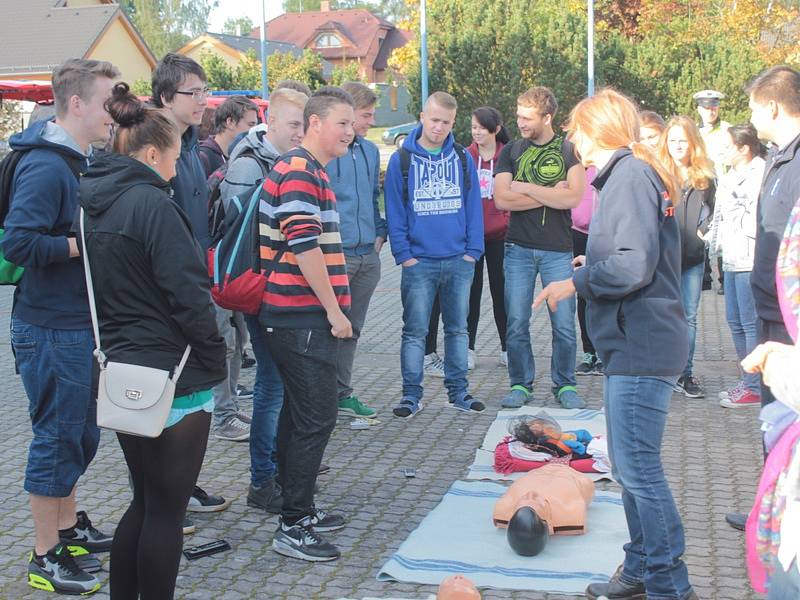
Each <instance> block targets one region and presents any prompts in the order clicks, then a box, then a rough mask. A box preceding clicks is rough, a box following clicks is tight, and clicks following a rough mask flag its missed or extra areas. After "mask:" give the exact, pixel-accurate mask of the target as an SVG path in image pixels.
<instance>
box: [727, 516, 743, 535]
mask: <svg viewBox="0 0 800 600" xmlns="http://www.w3.org/2000/svg"><path fill="white" fill-rule="evenodd" d="M725 522H726V523H727V524H728V525H730V526H731V527H733V528H734V529H738V530H739V531H744V527H745V525H746V524H747V515H746V514H744V513H728V514H726V515H725Z"/></svg>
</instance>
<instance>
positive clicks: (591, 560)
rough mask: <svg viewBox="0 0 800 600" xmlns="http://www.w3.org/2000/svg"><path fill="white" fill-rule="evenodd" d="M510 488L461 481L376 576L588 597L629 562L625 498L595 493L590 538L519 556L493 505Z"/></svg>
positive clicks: (564, 540) (556, 539) (556, 541)
mask: <svg viewBox="0 0 800 600" xmlns="http://www.w3.org/2000/svg"><path fill="white" fill-rule="evenodd" d="M506 489H507V488H506V487H505V486H503V485H501V484H498V483H490V482H483V481H456V482H455V483H454V484H453V485H452V486H451V488H450V489H449V490H448V491H447V493H446V494H445V496H444V498H443V499H442V502H441V503H440V504H439V505H438V506H437V507H436V508H434V509H433V510H432V511H431V512H430V513H429V514H428V516H426V517H425V518H424V519H423V521H422V523H420V525H419V527H418V528H417V529H416V530H414V531H413V532H412V533H411V535H410V536H409V537H408V539H407V540H406V541H405V542H403V544H402V545H401V546H400V548H399V549H398V550H397V552H396V553H395V554H394V555H393V556H392V557H391V558H390V559H389V560H388V561H387V562H386V564H385V565H384V566H383V568H381V570H380V572H379V573H378V579H379V580H397V581H407V582H413V583H424V584H433V585H438V584H439V583H441V582H442V580H443V579H445V578H446V577H448V576H449V575H458V574H461V575H464V576H465V577H468V578H469V579H471V580H472V581H473V583H475V585H476V586H478V587H484V588H486V587H489V588H497V589H513V590H536V591H542V592H551V593H562V594H582V593H583V591H584V590H585V589H586V586H588V585H589V584H590V583H596V582H605V581H608V579H609V578H610V577H611V575H612V574H613V573H614V570H615V569H616V568H617V566H618V565H619V564H620V563H621V562H622V560H623V551H622V545H623V544H624V543H625V542H627V541H628V530H627V526H626V523H625V514H624V511H623V508H622V500H621V498H620V496H619V494H613V493H610V492H600V491H598V492H597V493H596V496H595V499H594V502H593V503H592V504H591V505H590V506H589V511H588V514H587V533H586V534H585V535H579V536H552V537H551V538H550V539H549V540H548V542H547V545H546V546H545V548H544V550H543V551H542V552H541V553H540V554H539V555H538V556H534V557H524V556H519V555H517V554H516V553H514V551H513V550H512V549H511V548H510V547H509V545H508V542H507V541H506V530H505V529H497V528H495V527H494V525H493V524H492V511H493V509H494V505H495V502H497V499H498V498H499V497H500V496H502V494H503V493H504V492H505V490H506Z"/></svg>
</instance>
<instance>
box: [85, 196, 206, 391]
mask: <svg viewBox="0 0 800 600" xmlns="http://www.w3.org/2000/svg"><path fill="white" fill-rule="evenodd" d="M85 220H86V217H85V215H84V213H83V207H82V206H81V210H80V224H81V257H82V258H83V272H84V275H85V276H86V291H87V292H88V296H89V312H90V313H91V315H92V330H93V331H94V345H95V349H94V356H95V358H96V359H97V363H98V364H99V365H100V368H101V369H103V368H104V367H105V365H106V355H105V354H104V353H103V351H102V350H101V349H100V325H99V322H98V319H97V306H96V305H95V299H94V285H92V271H91V269H90V268H89V251H88V250H87V248H86V233H85V230H84V222H85ZM191 351H192V346H191V345H187V346H186V350H184V352H183V356H182V357H181V361H180V363H178V366H177V368H176V369H175V371H174V372H173V374H172V377H171V379H172V381H173V383H174V382H176V381H178V377H180V376H181V372H182V371H183V368H184V367H185V366H186V361H187V360H189V353H190V352H191Z"/></svg>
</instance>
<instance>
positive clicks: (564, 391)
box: [556, 385, 586, 408]
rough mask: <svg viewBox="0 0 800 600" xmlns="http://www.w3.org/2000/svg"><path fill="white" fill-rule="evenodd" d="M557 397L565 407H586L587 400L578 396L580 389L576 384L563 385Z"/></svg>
mask: <svg viewBox="0 0 800 600" xmlns="http://www.w3.org/2000/svg"><path fill="white" fill-rule="evenodd" d="M556 398H558V401H559V402H561V406H563V407H564V408H586V400H584V399H583V398H581V397H580V396H578V390H576V389H575V386H574V385H564V386H561V389H560V390H558V393H557V394H556Z"/></svg>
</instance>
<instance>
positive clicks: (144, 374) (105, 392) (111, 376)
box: [80, 207, 192, 438]
mask: <svg viewBox="0 0 800 600" xmlns="http://www.w3.org/2000/svg"><path fill="white" fill-rule="evenodd" d="M84 220H85V216H84V214H83V208H82V207H81V211H80V222H81V243H82V245H83V251H82V254H83V266H84V270H85V272H86V289H87V291H88V295H89V308H90V309H91V313H92V327H93V328H94V342H95V346H96V347H95V350H94V355H95V357H96V358H97V362H98V364H99V365H100V381H99V385H98V390H97V424H98V425H99V426H100V427H104V428H106V429H111V430H113V431H118V432H120V433H127V434H130V435H139V436H142V437H149V438H155V437H158V436H159V435H161V432H162V431H163V430H164V425H165V424H166V422H167V418H168V417H169V411H170V408H172V400H173V399H174V398H175V383H176V382H177V381H178V378H179V377H180V376H181V371H183V367H184V366H185V365H186V361H187V359H188V358H189V353H190V352H191V350H192V347H191V346H186V351H185V352H184V353H183V357H182V358H181V361H180V363H179V364H178V366H177V367H176V368H175V371H174V373H173V374H172V376H170V373H169V371H164V370H162V369H154V368H152V367H143V366H141V365H132V364H128V363H121V362H113V361H110V360H108V359H107V358H106V355H105V354H103V351H102V350H101V349H100V327H99V324H98V319H97V307H96V306H95V298H94V286H92V274H91V271H90V270H89V256H88V251H87V250H86V236H85V233H84Z"/></svg>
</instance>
